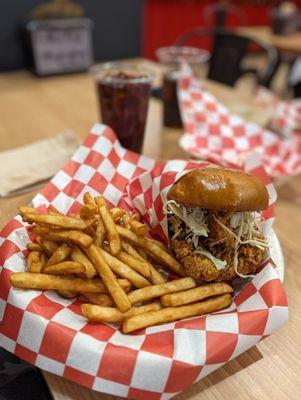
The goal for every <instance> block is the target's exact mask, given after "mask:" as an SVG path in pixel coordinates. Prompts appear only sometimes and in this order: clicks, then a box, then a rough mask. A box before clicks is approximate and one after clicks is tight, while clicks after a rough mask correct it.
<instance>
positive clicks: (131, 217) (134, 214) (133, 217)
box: [130, 212, 141, 221]
mask: <svg viewBox="0 0 301 400" xmlns="http://www.w3.org/2000/svg"><path fill="white" fill-rule="evenodd" d="M140 217H141V215H140V214H139V213H137V212H135V213H133V214H131V216H130V219H131V220H137V221H140Z"/></svg>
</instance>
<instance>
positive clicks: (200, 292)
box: [160, 282, 233, 307]
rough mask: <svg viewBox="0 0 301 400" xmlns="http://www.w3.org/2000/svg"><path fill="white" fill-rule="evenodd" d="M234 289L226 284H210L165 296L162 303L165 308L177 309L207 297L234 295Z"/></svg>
mask: <svg viewBox="0 0 301 400" xmlns="http://www.w3.org/2000/svg"><path fill="white" fill-rule="evenodd" d="M232 292H233V289H232V287H231V286H230V285H228V284H227V283H224V282H220V283H210V284H208V285H204V286H200V287H197V288H194V289H190V290H185V291H184V292H178V293H172V294H165V295H164V296H162V297H161V299H160V301H161V303H162V305H163V306H164V307H177V306H182V305H184V304H189V303H195V302H196V301H200V300H203V299H205V298H206V297H211V296H217V295H220V294H226V293H232Z"/></svg>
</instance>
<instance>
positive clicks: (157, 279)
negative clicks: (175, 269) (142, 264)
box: [149, 264, 165, 285]
mask: <svg viewBox="0 0 301 400" xmlns="http://www.w3.org/2000/svg"><path fill="white" fill-rule="evenodd" d="M150 266H151V276H150V277H149V280H150V281H151V283H152V284H153V285H160V284H161V283H165V278H164V276H163V275H162V274H161V273H160V272H159V271H158V270H157V269H156V268H155V267H154V266H153V265H152V264H150Z"/></svg>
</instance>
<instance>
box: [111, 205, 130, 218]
mask: <svg viewBox="0 0 301 400" xmlns="http://www.w3.org/2000/svg"><path fill="white" fill-rule="evenodd" d="M125 213H126V211H125V210H122V209H121V208H118V207H113V208H111V209H110V214H111V216H112V218H113V220H114V221H117V220H118V219H120V218H122V217H123V216H124V214H125Z"/></svg>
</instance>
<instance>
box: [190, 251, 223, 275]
mask: <svg viewBox="0 0 301 400" xmlns="http://www.w3.org/2000/svg"><path fill="white" fill-rule="evenodd" d="M195 254H202V255H203V256H205V257H207V258H209V260H210V261H212V262H213V264H214V265H215V268H216V269H218V270H220V269H224V268H226V266H227V261H222V260H220V259H219V258H217V257H214V255H213V254H211V253H210V251H207V250H199V249H197V250H195Z"/></svg>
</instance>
